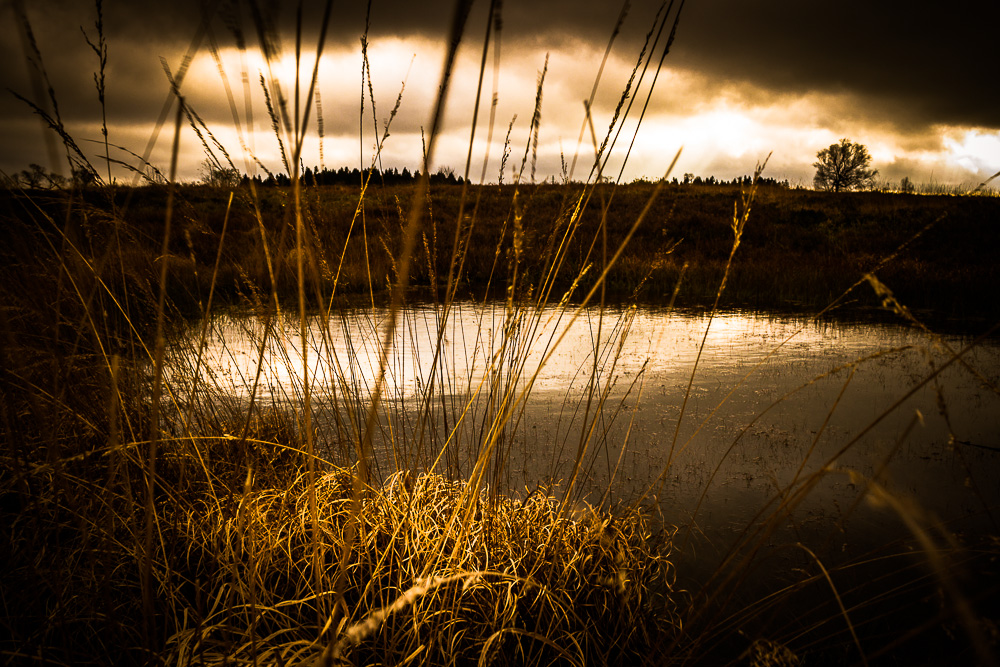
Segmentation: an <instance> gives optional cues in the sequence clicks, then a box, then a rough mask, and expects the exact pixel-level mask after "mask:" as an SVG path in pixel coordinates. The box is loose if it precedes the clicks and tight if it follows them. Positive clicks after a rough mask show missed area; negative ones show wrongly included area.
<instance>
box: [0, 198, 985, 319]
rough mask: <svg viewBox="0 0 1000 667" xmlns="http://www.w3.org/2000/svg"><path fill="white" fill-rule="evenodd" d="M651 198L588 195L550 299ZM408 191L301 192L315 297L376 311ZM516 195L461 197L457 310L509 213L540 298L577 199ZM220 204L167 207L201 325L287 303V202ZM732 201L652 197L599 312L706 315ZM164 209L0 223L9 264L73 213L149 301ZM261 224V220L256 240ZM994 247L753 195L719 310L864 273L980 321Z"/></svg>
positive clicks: (442, 219)
mask: <svg viewBox="0 0 1000 667" xmlns="http://www.w3.org/2000/svg"><path fill="white" fill-rule="evenodd" d="M652 190H653V185H651V184H641V183H639V184H632V185H627V186H620V187H617V188H612V187H611V186H601V187H599V188H598V189H597V190H596V191H595V192H594V193H593V194H591V195H590V196H592V197H594V202H593V203H592V204H591V206H589V207H588V208H587V209H585V210H584V212H583V214H582V216H581V217H580V219H579V221H578V230H579V231H578V232H577V234H578V237H579V239H582V240H579V241H578V242H577V243H575V244H574V245H573V247H571V248H569V249H568V252H567V254H566V256H565V259H564V265H563V267H562V269H561V272H560V274H559V275H558V276H556V280H555V283H554V288H555V289H556V290H558V291H559V292H560V293H563V292H565V291H566V290H567V289H569V287H570V285H571V284H572V281H573V279H574V278H575V276H577V275H579V274H580V272H581V271H582V270H583V269H584V268H585V267H587V266H588V265H592V264H593V263H595V261H596V259H597V257H596V254H595V248H594V247H592V245H591V241H592V240H593V239H594V238H596V236H597V235H598V234H599V233H600V234H603V233H604V232H605V231H606V243H607V244H608V246H609V247H611V248H617V247H618V246H619V245H620V244H621V242H622V240H623V238H624V237H625V235H626V234H627V233H628V231H629V228H630V226H631V224H632V222H634V220H635V219H636V217H637V216H638V214H639V212H640V211H641V210H642V208H643V206H644V205H645V204H646V202H647V201H649V199H650V195H651V193H652ZM411 191H412V187H403V186H392V187H387V188H378V187H375V188H372V189H371V190H369V191H368V192H367V193H366V196H365V198H364V199H363V200H362V198H361V197H360V188H350V187H346V186H325V187H305V188H303V195H302V206H303V216H304V221H305V227H306V238H305V244H306V248H307V251H306V252H307V253H308V260H309V261H308V262H307V266H306V269H307V273H306V280H307V282H308V284H309V289H310V294H311V295H312V294H314V293H315V290H316V289H319V290H320V291H321V292H322V293H324V294H330V293H335V294H336V295H337V298H338V299H339V298H343V299H344V300H345V301H349V300H350V297H352V296H364V297H368V298H371V297H372V296H375V297H376V298H378V299H380V300H382V301H384V300H385V299H386V298H387V295H388V292H389V290H390V288H391V285H392V284H393V283H394V282H395V281H396V279H397V275H396V274H395V271H396V269H397V267H396V265H395V262H396V259H395V257H396V256H397V255H398V252H399V249H400V248H401V244H402V243H403V239H402V236H403V231H404V226H405V222H406V220H405V217H404V207H405V202H406V201H407V200H408V198H409V197H410V196H411ZM513 191H514V186H504V187H497V186H472V187H471V190H470V192H468V193H466V196H467V197H470V198H471V199H473V200H475V201H476V205H477V211H476V217H475V225H469V222H470V220H471V216H470V215H469V214H468V213H467V214H466V215H467V216H468V218H467V220H466V221H465V225H463V235H464V238H465V239H466V240H465V241H464V243H466V244H467V246H466V247H465V248H463V249H462V250H463V252H464V258H463V264H462V267H461V268H462V271H461V273H460V274H458V275H457V276H456V277H455V280H454V282H455V284H454V285H453V286H452V287H453V289H454V290H455V294H456V295H457V296H458V297H459V298H465V299H473V300H481V299H483V298H484V297H486V296H494V297H497V296H499V297H503V296H504V290H505V289H506V288H505V284H506V278H507V275H506V273H505V271H506V269H507V265H508V260H509V257H508V256H507V255H508V254H509V249H510V246H511V240H512V238H513V235H514V233H515V232H514V225H513V223H512V219H513V216H514V214H515V212H516V213H517V215H519V216H521V218H520V231H519V232H518V233H519V234H523V246H522V247H523V250H522V255H521V257H520V258H519V261H520V263H521V269H520V270H521V271H522V273H523V276H524V277H523V279H522V281H521V284H522V288H523V289H528V288H530V287H532V286H534V287H537V286H538V285H539V284H540V283H541V282H542V280H543V278H544V275H545V269H546V262H547V260H548V259H549V258H550V255H551V253H552V252H553V251H554V250H555V245H554V244H555V243H556V242H557V241H558V240H559V238H560V234H562V233H563V232H564V231H565V228H566V221H567V220H568V218H569V215H570V213H571V210H570V207H571V206H573V205H575V203H576V201H577V198H578V197H579V196H580V195H581V193H584V192H589V190H587V189H586V187H585V186H584V185H582V184H581V185H540V186H530V187H522V188H521V189H520V192H519V197H520V199H519V201H518V202H517V205H516V209H515V205H514V203H513ZM229 195H230V192H229V191H226V190H223V189H216V188H209V187H206V186H186V187H183V188H181V189H180V190H179V191H178V192H177V200H176V203H175V206H176V207H177V216H178V217H177V220H175V223H174V224H175V227H174V229H173V231H172V234H171V238H170V240H169V253H170V257H171V263H172V267H171V271H172V273H171V280H170V281H169V283H168V285H167V287H168V290H169V296H170V297H171V301H172V302H173V305H174V306H175V307H176V308H177V309H178V311H179V312H182V313H185V314H187V315H200V310H199V309H200V308H203V306H204V302H205V300H206V299H207V296H208V293H209V291H210V290H211V289H212V288H213V286H214V291H215V299H216V303H218V304H220V305H247V303H248V301H250V302H252V301H254V300H255V299H257V300H259V299H260V298H261V295H267V294H269V293H271V292H272V290H275V291H276V292H277V294H278V295H279V297H281V298H282V299H284V300H294V298H295V296H296V294H297V289H298V287H297V254H296V251H295V218H294V213H293V210H294V206H293V201H292V199H293V196H292V193H291V192H290V190H289V189H287V188H284V189H282V188H266V189H261V190H260V191H259V192H258V193H257V196H256V197H254V195H253V194H252V193H251V192H250V190H249V189H248V188H243V189H237V190H236V191H235V196H234V198H233V201H232V203H231V205H230V204H228V198H229ZM461 195H462V188H461V186H457V185H451V186H433V187H432V188H431V189H430V190H429V192H428V202H427V218H426V220H424V222H423V225H422V227H421V230H420V238H419V247H418V249H417V255H416V257H415V258H414V261H413V262H412V264H411V270H410V276H409V284H410V286H411V287H412V288H414V293H413V294H412V295H411V298H415V299H419V298H427V299H430V300H433V299H434V298H435V296H436V297H437V298H441V297H443V295H444V283H445V282H446V280H447V277H448V271H449V263H450V262H451V257H452V250H453V248H452V245H451V243H452V240H453V239H454V238H455V236H456V218H457V215H458V210H459V206H460V200H461ZM737 195H738V191H737V189H736V188H731V187H719V186H683V185H681V186H668V187H667V188H665V189H664V191H663V192H662V193H661V194H660V195H659V196H658V197H657V198H656V200H655V201H654V203H653V206H652V208H651V209H650V210H649V212H648V214H647V219H646V221H645V223H644V224H643V225H642V226H641V227H640V228H639V229H638V230H636V231H635V234H634V236H633V238H632V241H631V242H630V244H629V246H628V248H627V249H626V251H625V253H624V255H623V256H622V257H621V259H620V261H619V262H618V263H617V265H616V266H615V267H614V268H613V269H612V270H611V271H610V272H609V273H608V275H607V278H606V280H605V288H606V293H607V296H608V298H612V299H615V300H619V301H639V302H644V303H651V304H663V303H666V302H668V301H669V300H670V299H671V298H672V297H673V295H674V288H675V287H676V286H677V284H678V283H679V282H681V283H682V287H681V289H680V290H679V291H678V292H677V295H676V303H677V304H678V305H684V306H690V307H695V308H699V307H700V308H708V307H710V306H711V305H712V303H713V300H714V298H715V294H716V291H717V289H718V286H719V283H720V280H721V278H722V274H723V271H724V270H725V266H726V262H727V260H728V255H729V248H730V243H731V237H732V231H731V229H730V224H729V219H730V218H731V216H732V212H731V209H732V205H733V202H734V200H735V199H736V197H737ZM166 197H167V191H166V188H164V187H153V186H150V187H145V188H139V189H136V190H130V191H118V192H116V193H115V195H114V203H112V202H111V201H109V200H108V193H107V192H103V191H96V190H94V191H88V192H84V193H82V194H81V195H80V196H79V198H77V199H75V200H69V199H67V198H65V197H61V196H50V194H48V193H41V192H37V191H36V192H32V193H20V192H16V191H8V192H6V193H0V212H2V214H3V216H4V218H5V219H6V220H8V221H10V222H8V223H7V224H6V225H5V227H4V232H3V233H4V235H5V244H4V245H5V247H8V248H11V249H12V250H11V252H12V253H16V252H17V251H16V250H14V249H15V248H16V247H17V244H18V243H19V240H18V239H19V237H21V236H24V235H25V234H28V235H34V234H41V235H43V236H48V237H49V239H50V240H49V242H50V243H59V240H58V236H59V234H61V232H62V229H61V228H60V227H58V226H52V225H49V224H47V223H45V222H44V221H43V220H41V219H40V218H41V215H42V214H43V213H44V214H45V215H47V216H48V217H51V218H52V219H53V220H60V219H63V218H68V219H70V220H72V219H73V218H74V217H75V215H77V214H78V215H81V216H83V217H84V219H85V222H84V223H81V226H80V229H79V230H78V232H77V233H80V234H83V235H84V237H85V238H86V240H87V242H89V243H96V244H99V245H101V246H104V247H106V246H107V244H108V243H109V242H110V241H112V240H113V241H114V242H115V243H120V244H122V251H123V252H124V253H125V255H126V260H125V261H126V264H127V266H126V267H125V271H124V273H125V275H126V279H129V278H128V277H129V276H130V277H131V280H134V281H136V282H138V283H141V284H142V286H143V288H144V289H146V290H147V292H151V291H152V286H153V285H154V283H155V280H154V279H153V276H154V275H155V270H154V266H155V261H156V258H157V257H158V256H159V253H160V251H161V247H160V246H161V244H162V234H163V221H164V210H165V206H166ZM601 197H604V198H605V200H606V201H607V212H606V214H605V213H604V212H603V211H604V208H603V205H597V199H598V198H601ZM126 201H129V202H130V204H129V210H128V213H127V214H126V216H125V220H122V221H112V220H108V219H107V216H106V214H105V213H104V212H105V211H107V210H108V208H109V207H116V208H121V207H123V206H124V205H125V202H126ZM35 207H38V210H33V209H35ZM74 209H75V210H74ZM361 209H363V215H364V228H363V229H362V222H361V217H362V210H361ZM258 213H259V215H260V216H261V218H262V219H263V220H266V221H267V224H266V225H265V226H264V229H263V230H261V227H260V225H258V222H257V218H256V216H257V215H258ZM602 218H603V219H604V221H605V224H604V227H602V226H601V225H602ZM469 227H471V229H469ZM224 233H225V235H226V238H225V242H224V243H223V242H222V241H223V234H224ZM602 242H604V241H603V239H602ZM998 242H1000V199H998V198H995V197H955V196H946V195H907V194H894V193H877V192H867V193H824V192H814V191H808V190H790V189H785V188H780V187H774V186H772V187H766V188H761V189H760V190H759V192H758V194H757V200H756V203H755V206H754V210H753V214H752V219H751V221H750V223H749V224H748V225H747V228H746V232H745V235H744V239H743V243H742V247H741V250H740V255H739V257H738V258H737V260H736V261H735V262H734V263H733V265H732V266H731V274H730V276H729V278H728V281H727V286H726V290H725V292H724V293H723V294H722V298H721V300H720V306H722V307H724V308H737V309H756V310H773V311H781V312H788V311H791V312H795V311H801V312H806V313H808V312H816V311H818V310H820V309H823V308H825V307H827V306H828V305H829V304H831V303H832V302H834V301H835V300H836V299H838V298H840V297H841V295H842V294H844V293H845V292H848V290H851V287H852V286H853V285H855V284H856V283H857V282H858V281H859V280H860V279H861V278H862V277H863V276H864V275H865V274H866V273H869V272H871V273H874V274H876V275H877V276H878V278H879V279H880V280H881V281H882V282H883V283H884V284H886V285H887V286H888V287H889V288H890V289H892V290H893V292H894V293H895V295H896V296H897V298H898V299H899V300H900V301H901V302H903V303H905V304H907V305H908V307H909V308H911V309H912V310H913V311H914V312H917V313H919V314H920V315H921V317H922V318H930V319H932V320H935V321H936V322H941V323H944V322H946V321H947V320H958V321H960V320H965V321H967V322H969V321H986V320H992V319H994V318H995V317H996V315H997V314H1000V290H997V289H996V287H995V286H996V285H997V284H1000V276H998V274H997V272H998V268H997V263H996V262H995V261H994V260H993V258H992V256H991V255H990V253H989V252H988V251H987V250H986V249H987V248H991V247H994V246H995V245H996V244H997V243H998ZM220 249H221V250H220ZM220 252H221V255H220V254H219V253H220ZM498 253H500V254H498ZM546 253H548V255H547V254H546ZM268 255H270V260H271V266H270V268H269V266H268ZM217 259H218V260H219V264H218V269H217V271H216V270H215V264H216V261H217ZM685 266H686V269H684V267H685ZM682 269H684V273H683V278H682ZM144 273H145V275H143V274H144ZM272 274H273V278H274V282H273V283H272ZM313 305H314V306H315V305H316V304H315V303H313ZM880 306H881V302H880V299H879V298H878V297H877V295H876V294H875V293H874V292H873V291H872V290H871V289H870V288H869V287H868V286H867V284H865V285H864V286H863V287H860V288H855V289H853V290H851V291H850V292H849V293H848V294H847V296H846V297H845V298H843V299H842V300H841V301H839V302H838V304H837V307H836V310H838V311H840V312H842V313H846V314H848V315H854V316H857V315H858V314H861V313H867V314H871V313H872V312H873V311H876V310H877V309H879V307H880ZM953 326H954V324H953Z"/></svg>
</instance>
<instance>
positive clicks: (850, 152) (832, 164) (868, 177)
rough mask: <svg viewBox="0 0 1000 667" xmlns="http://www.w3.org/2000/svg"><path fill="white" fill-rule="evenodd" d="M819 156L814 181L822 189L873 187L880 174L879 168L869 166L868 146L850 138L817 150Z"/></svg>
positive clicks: (836, 190)
mask: <svg viewBox="0 0 1000 667" xmlns="http://www.w3.org/2000/svg"><path fill="white" fill-rule="evenodd" d="M816 157H817V158H819V160H818V161H817V162H814V163H813V166H814V167H816V176H815V177H814V178H813V185H815V186H816V188H817V189H819V190H832V191H834V192H841V191H843V190H860V189H863V188H867V187H871V185H872V184H873V183H874V181H875V176H876V175H877V174H878V170H877V169H869V166H870V165H871V162H872V156H871V155H869V154H868V149H867V148H865V147H864V146H862V145H861V144H856V143H854V142H853V141H851V140H850V139H841V140H840V143H837V144H831V145H830V146H829V147H828V148H824V149H823V150H821V151H819V152H818V153H816Z"/></svg>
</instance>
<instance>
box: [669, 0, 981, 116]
mask: <svg viewBox="0 0 1000 667" xmlns="http://www.w3.org/2000/svg"><path fill="white" fill-rule="evenodd" d="M685 12H686V15H685V17H684V18H683V19H682V24H681V35H682V37H679V38H678V42H677V49H676V52H675V54H676V56H677V58H676V60H675V61H674V62H675V64H680V65H683V66H686V67H690V68H692V69H695V70H697V71H699V72H702V73H703V74H708V75H712V76H714V77H716V78H717V79H718V80H720V81H732V80H742V81H750V82H753V83H755V84H756V85H758V86H760V87H762V88H765V89H772V90H777V91H791V92H803V91H823V92H832V93H844V92H847V93H851V94H854V95H856V96H858V97H859V98H861V99H860V101H861V103H862V104H864V105H865V107H866V108H864V109H863V112H864V113H867V114H869V115H872V116H876V115H886V116H890V117H892V116H896V117H897V120H898V122H899V123H900V125H902V126H907V125H909V126H911V127H916V126H919V125H920V124H951V125H975V126H982V127H989V128H998V127H1000V111H998V109H1000V87H998V86H996V85H995V78H996V71H997V70H996V49H995V44H996V41H995V39H996V37H995V34H996V29H997V26H998V25H1000V3H996V2H955V3H950V4H948V5H947V6H945V5H943V4H941V3H933V4H932V3H923V2H916V3H895V2H893V3H890V2H870V1H865V0H842V1H838V2H828V1H826V2H805V1H803V0H769V1H768V2H741V1H738V0H701V1H697V2H691V3H689V4H688V6H687V7H686V8H685Z"/></svg>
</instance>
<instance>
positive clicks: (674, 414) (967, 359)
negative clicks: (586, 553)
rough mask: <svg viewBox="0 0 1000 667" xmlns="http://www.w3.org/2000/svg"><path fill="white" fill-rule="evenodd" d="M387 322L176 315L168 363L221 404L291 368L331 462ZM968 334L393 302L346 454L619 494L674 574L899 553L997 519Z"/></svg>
mask: <svg viewBox="0 0 1000 667" xmlns="http://www.w3.org/2000/svg"><path fill="white" fill-rule="evenodd" d="M388 318H389V314H388V312H387V311H386V310H384V309H378V308H352V309H342V310H339V311H335V312H333V313H331V315H330V316H329V317H326V316H318V315H313V316H310V317H309V318H308V321H307V326H306V329H307V334H306V345H305V346H304V347H303V345H302V336H301V330H300V323H299V322H298V320H297V319H278V318H273V319H259V318H254V317H249V316H240V315H238V314H229V315H222V316H219V317H216V318H214V319H212V320H211V321H210V322H208V323H207V325H206V324H205V323H193V324H192V325H191V328H190V331H189V334H188V336H187V339H188V340H189V341H194V342H197V341H198V340H199V338H200V337H201V336H202V333H203V332H202V329H203V326H204V336H205V339H204V345H203V346H202V355H201V359H200V361H199V360H198V359H197V355H194V354H192V353H190V352H188V353H186V354H178V355H177V356H176V359H175V363H179V364H181V365H182V366H184V367H185V369H184V370H183V371H182V372H181V374H182V375H184V374H186V375H188V376H190V374H191V373H192V369H193V367H194V365H197V373H198V375H199V376H200V377H201V378H202V380H203V381H204V382H205V383H206V384H207V385H209V386H212V387H214V391H215V392H217V393H219V394H222V395H225V396H228V397H231V398H233V399H234V400H239V401H246V400H248V399H249V397H250V395H251V393H253V394H254V397H255V398H254V400H255V401H256V402H258V403H268V402H275V403H278V404H287V405H290V406H292V407H294V408H295V409H297V410H299V409H301V407H302V405H303V404H304V400H303V396H304V394H305V388H306V384H304V383H303V377H304V375H305V373H304V369H307V370H308V391H309V404H310V408H311V412H310V419H311V423H312V425H313V428H314V430H315V434H316V443H317V451H318V452H320V453H321V454H322V455H323V456H324V457H326V458H327V459H328V460H330V461H332V462H335V463H338V464H345V463H348V464H349V463H351V462H353V461H354V460H355V458H356V456H357V451H358V449H359V448H358V443H360V442H365V441H366V437H365V431H366V426H365V425H366V418H367V416H368V411H369V408H370V405H371V399H372V396H373V394H374V392H375V390H376V385H377V384H378V377H379V372H378V370H379V358H380V350H381V341H382V337H383V335H384V329H385V326H386V323H387V320H388ZM439 340H440V348H439V349H438V341H439ZM970 343H972V338H969V337H962V336H947V337H936V336H932V335H930V334H928V333H925V332H922V331H920V330H919V329H916V328H913V327H907V326H899V325H890V324H874V323H870V322H869V323H862V322H845V321H814V320H809V319H805V318H802V317H799V316H780V315H770V314H763V313H751V312H727V313H720V314H716V315H715V316H714V317H713V318H711V319H710V318H709V317H708V316H707V315H706V314H704V313H688V312H679V311H668V310H666V309H662V308H645V307H632V308H620V307H616V308H608V309H604V310H601V309H599V308H596V307H592V308H587V309H584V310H582V311H575V310H574V309H573V308H572V307H565V308H559V307H546V308H544V309H541V310H532V309H523V310H522V309H509V308H507V307H506V304H504V303H502V302H501V303H491V304H486V305H483V304H473V303H459V304H457V305H455V306H454V308H453V309H452V310H451V311H450V312H449V313H447V314H445V313H444V312H443V310H442V309H441V308H440V307H434V306H430V305H415V306H411V307H408V308H406V309H405V310H404V311H403V312H401V313H400V315H399V317H398V321H397V326H396V328H395V333H394V335H393V337H392V347H391V352H390V354H389V355H388V357H387V362H386V372H385V375H384V379H383V382H382V384H381V388H380V397H379V408H378V410H377V412H376V413H375V414H374V417H375V418H374V420H373V422H372V423H373V425H374V427H373V429H372V434H371V437H370V450H369V452H370V454H369V456H370V457H371V462H372V468H373V470H374V471H375V473H376V475H377V476H382V477H384V476H386V475H388V474H390V473H391V472H393V471H395V470H397V469H400V468H407V469H414V468H415V469H420V470H431V469H433V470H435V471H436V472H440V473H442V474H448V475H455V476H459V475H465V476H467V475H469V474H470V473H471V472H472V471H473V466H474V465H475V462H476V461H477V460H479V459H480V458H482V459H483V460H484V462H485V463H486V468H485V477H484V480H485V481H486V483H487V484H488V485H489V486H490V488H491V489H493V490H495V491H499V492H503V493H507V494H511V495H515V496H524V495H525V494H526V493H529V492H530V491H531V490H532V489H535V488H537V487H539V486H545V485H549V484H551V485H552V486H551V489H552V492H553V493H554V494H555V495H556V496H557V497H562V496H563V494H570V500H571V502H572V506H573V507H575V508H584V507H585V506H586V504H590V505H605V506H614V505H615V504H617V503H623V502H634V501H637V500H642V501H644V502H647V503H651V504H653V505H654V506H655V507H656V508H657V509H658V511H659V512H660V513H661V514H662V516H663V519H664V521H665V522H666V523H669V524H673V525H676V526H680V527H681V529H680V530H679V532H678V534H677V536H676V545H677V549H678V553H677V564H678V571H679V573H681V581H682V582H684V581H685V577H687V578H689V580H688V581H687V582H686V583H687V584H688V585H693V582H698V581H704V580H705V578H707V577H710V576H711V574H712V573H717V572H718V571H719V569H720V565H721V564H724V563H725V562H726V558H727V557H737V558H742V557H744V556H746V557H752V558H754V559H756V560H760V561H766V562H767V563H768V565H765V566H764V570H763V571H765V572H767V573H768V575H769V576H767V577H762V579H769V578H772V577H773V576H777V575H779V574H780V573H782V572H784V571H791V570H793V569H795V568H801V567H805V566H806V565H807V564H808V561H809V560H810V558H812V556H809V555H807V554H805V553H804V550H803V549H802V548H800V547H798V546H796V545H799V544H805V545H809V549H810V551H811V552H812V553H815V554H817V558H820V559H822V560H823V562H825V563H827V564H828V565H830V564H836V563H840V562H857V559H862V560H864V559H865V558H866V554H871V553H873V552H874V551H875V550H878V549H891V550H892V553H894V554H899V553H902V552H905V551H906V550H907V549H910V548H911V547H910V546H907V545H910V544H912V543H913V541H914V539H915V538H914V530H915V527H916V528H917V529H918V532H919V530H924V531H930V532H932V533H933V539H934V540H937V541H939V542H948V540H949V539H950V538H949V537H948V536H953V535H956V534H959V535H967V534H980V535H997V534H1000V529H998V526H997V523H996V521H997V517H996V510H997V509H998V507H1000V484H998V483H997V481H998V480H1000V395H998V392H997V387H998V385H1000V344H998V341H997V340H996V339H987V340H986V341H983V342H980V343H979V344H977V345H974V346H971V347H970V349H968V350H966V347H967V346H969V345H970ZM196 347H197V346H188V348H192V349H193V348H196ZM188 348H185V349H188ZM178 349H181V348H180V347H178ZM303 350H304V351H305V354H304V355H303ZM436 350H438V352H437V354H435V351H436ZM958 352H963V354H962V355H961V357H960V358H959V359H956V353H958ZM303 356H304V359H303ZM498 415H499V417H498ZM886 545H892V546H890V547H886ZM790 547H791V548H790ZM851 559H854V560H853V561H852V560H851ZM721 566H722V567H725V566H724V565H721ZM814 569H815V568H814ZM745 588H746V589H747V590H751V589H752V588H753V586H752V585H747V586H745ZM751 593H752V591H751V592H748V593H747V594H748V595H750V594H751Z"/></svg>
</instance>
